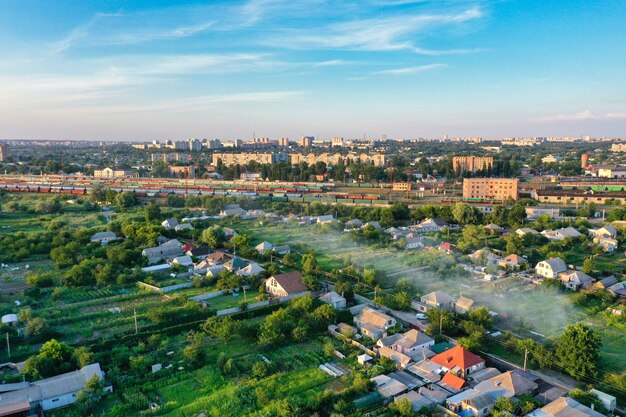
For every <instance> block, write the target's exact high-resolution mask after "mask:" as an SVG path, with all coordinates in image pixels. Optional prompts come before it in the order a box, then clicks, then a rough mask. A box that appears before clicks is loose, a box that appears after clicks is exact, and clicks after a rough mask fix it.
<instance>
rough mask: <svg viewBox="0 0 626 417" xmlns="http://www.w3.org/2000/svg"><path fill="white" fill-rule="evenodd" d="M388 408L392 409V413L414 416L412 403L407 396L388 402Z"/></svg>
mask: <svg viewBox="0 0 626 417" xmlns="http://www.w3.org/2000/svg"><path fill="white" fill-rule="evenodd" d="M389 409H390V410H391V411H393V414H394V415H396V416H401V417H412V416H415V415H416V414H415V411H413V403H411V401H410V400H409V399H408V398H402V399H399V400H395V401H394V402H393V403H391V404H389Z"/></svg>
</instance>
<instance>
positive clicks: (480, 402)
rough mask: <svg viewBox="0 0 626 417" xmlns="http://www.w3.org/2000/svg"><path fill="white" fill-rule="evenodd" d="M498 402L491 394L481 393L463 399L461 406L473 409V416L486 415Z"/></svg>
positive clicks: (481, 416) (482, 416)
mask: <svg viewBox="0 0 626 417" xmlns="http://www.w3.org/2000/svg"><path fill="white" fill-rule="evenodd" d="M495 404H496V399H495V398H493V396H491V395H490V394H487V393H481V394H478V395H474V396H472V397H469V398H466V399H464V400H463V402H462V405H461V408H462V409H463V410H469V411H471V415H472V416H473V417H485V416H487V415H488V414H489V413H490V412H491V410H493V407H494V405H495Z"/></svg>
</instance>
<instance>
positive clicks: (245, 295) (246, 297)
mask: <svg viewBox="0 0 626 417" xmlns="http://www.w3.org/2000/svg"><path fill="white" fill-rule="evenodd" d="M243 301H244V302H245V303H247V302H248V295H247V294H246V286H245V285H244V286H243Z"/></svg>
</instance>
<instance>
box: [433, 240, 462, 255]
mask: <svg viewBox="0 0 626 417" xmlns="http://www.w3.org/2000/svg"><path fill="white" fill-rule="evenodd" d="M437 250H439V251H441V252H445V253H447V254H448V255H456V254H459V253H461V251H460V250H459V249H458V248H457V247H456V246H455V245H453V244H452V243H449V242H441V245H439V246H437Z"/></svg>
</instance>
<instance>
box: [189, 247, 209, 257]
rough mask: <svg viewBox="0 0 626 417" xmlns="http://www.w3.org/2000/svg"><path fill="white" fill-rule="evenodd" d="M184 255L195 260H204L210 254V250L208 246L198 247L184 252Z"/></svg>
mask: <svg viewBox="0 0 626 417" xmlns="http://www.w3.org/2000/svg"><path fill="white" fill-rule="evenodd" d="M185 254H186V255H189V256H195V257H196V258H204V257H206V256H209V255H210V254H211V249H210V248H209V247H208V246H198V247H196V248H191V249H189V250H187V252H185Z"/></svg>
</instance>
